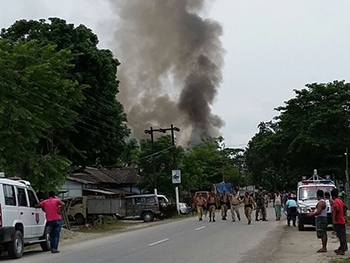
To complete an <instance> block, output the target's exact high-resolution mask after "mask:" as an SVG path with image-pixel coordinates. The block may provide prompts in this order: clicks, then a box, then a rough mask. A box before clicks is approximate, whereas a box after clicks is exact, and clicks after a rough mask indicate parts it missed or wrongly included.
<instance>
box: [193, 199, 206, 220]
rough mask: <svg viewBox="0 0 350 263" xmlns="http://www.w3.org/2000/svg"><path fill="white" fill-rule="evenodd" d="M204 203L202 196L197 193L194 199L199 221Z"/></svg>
mask: <svg viewBox="0 0 350 263" xmlns="http://www.w3.org/2000/svg"><path fill="white" fill-rule="evenodd" d="M205 204H206V200H205V198H204V197H202V195H199V196H198V197H197V198H196V200H195V205H196V207H197V214H198V218H199V221H202V217H203V208H204V207H205Z"/></svg>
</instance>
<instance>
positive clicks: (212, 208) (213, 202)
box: [208, 193, 217, 222]
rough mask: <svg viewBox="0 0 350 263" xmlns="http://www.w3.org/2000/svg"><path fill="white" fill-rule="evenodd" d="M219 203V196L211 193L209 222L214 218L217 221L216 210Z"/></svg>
mask: <svg viewBox="0 0 350 263" xmlns="http://www.w3.org/2000/svg"><path fill="white" fill-rule="evenodd" d="M216 205H217V198H216V196H215V195H214V194H213V193H210V196H209V198H208V211H209V222H211V219H212V218H213V222H215V211H216Z"/></svg>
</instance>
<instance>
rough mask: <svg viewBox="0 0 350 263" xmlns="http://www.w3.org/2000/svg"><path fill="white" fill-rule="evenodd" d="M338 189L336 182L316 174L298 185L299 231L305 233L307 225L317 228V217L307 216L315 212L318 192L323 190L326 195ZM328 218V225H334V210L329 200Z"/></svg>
mask: <svg viewBox="0 0 350 263" xmlns="http://www.w3.org/2000/svg"><path fill="white" fill-rule="evenodd" d="M334 188H336V186H335V184H334V182H333V181H332V180H331V179H329V178H326V179H324V178H321V177H319V176H318V175H317V173H316V172H315V175H314V176H313V177H311V178H309V179H306V178H303V180H302V181H300V182H299V183H298V191H297V204H298V229H299V231H303V230H304V228H305V225H312V226H315V217H308V216H307V214H308V213H311V212H314V211H315V208H316V205H317V202H318V200H317V197H316V192H317V190H323V192H324V193H326V192H329V193H330V192H331V191H332V189H334ZM326 205H327V218H328V224H332V209H331V206H330V203H329V201H328V200H326Z"/></svg>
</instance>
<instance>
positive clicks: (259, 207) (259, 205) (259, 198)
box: [255, 187, 267, 221]
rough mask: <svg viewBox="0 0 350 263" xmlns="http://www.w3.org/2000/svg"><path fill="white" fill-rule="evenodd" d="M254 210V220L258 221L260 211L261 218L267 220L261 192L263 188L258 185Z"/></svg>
mask: <svg viewBox="0 0 350 263" xmlns="http://www.w3.org/2000/svg"><path fill="white" fill-rule="evenodd" d="M256 206H257V208H256V212H255V221H259V213H261V216H262V220H263V221H267V219H266V206H265V198H264V193H263V188H262V187H260V188H259V191H258V193H257V196H256Z"/></svg>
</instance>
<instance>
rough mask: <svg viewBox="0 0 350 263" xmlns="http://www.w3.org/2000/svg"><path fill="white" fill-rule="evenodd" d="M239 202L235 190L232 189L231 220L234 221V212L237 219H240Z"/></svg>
mask: <svg viewBox="0 0 350 263" xmlns="http://www.w3.org/2000/svg"><path fill="white" fill-rule="evenodd" d="M240 202H241V199H240V198H239V196H238V195H237V192H236V191H235V190H233V191H232V194H231V195H230V203H231V216H232V222H235V221H236V216H235V214H237V218H238V221H241V215H240V214H239V204H240Z"/></svg>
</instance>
